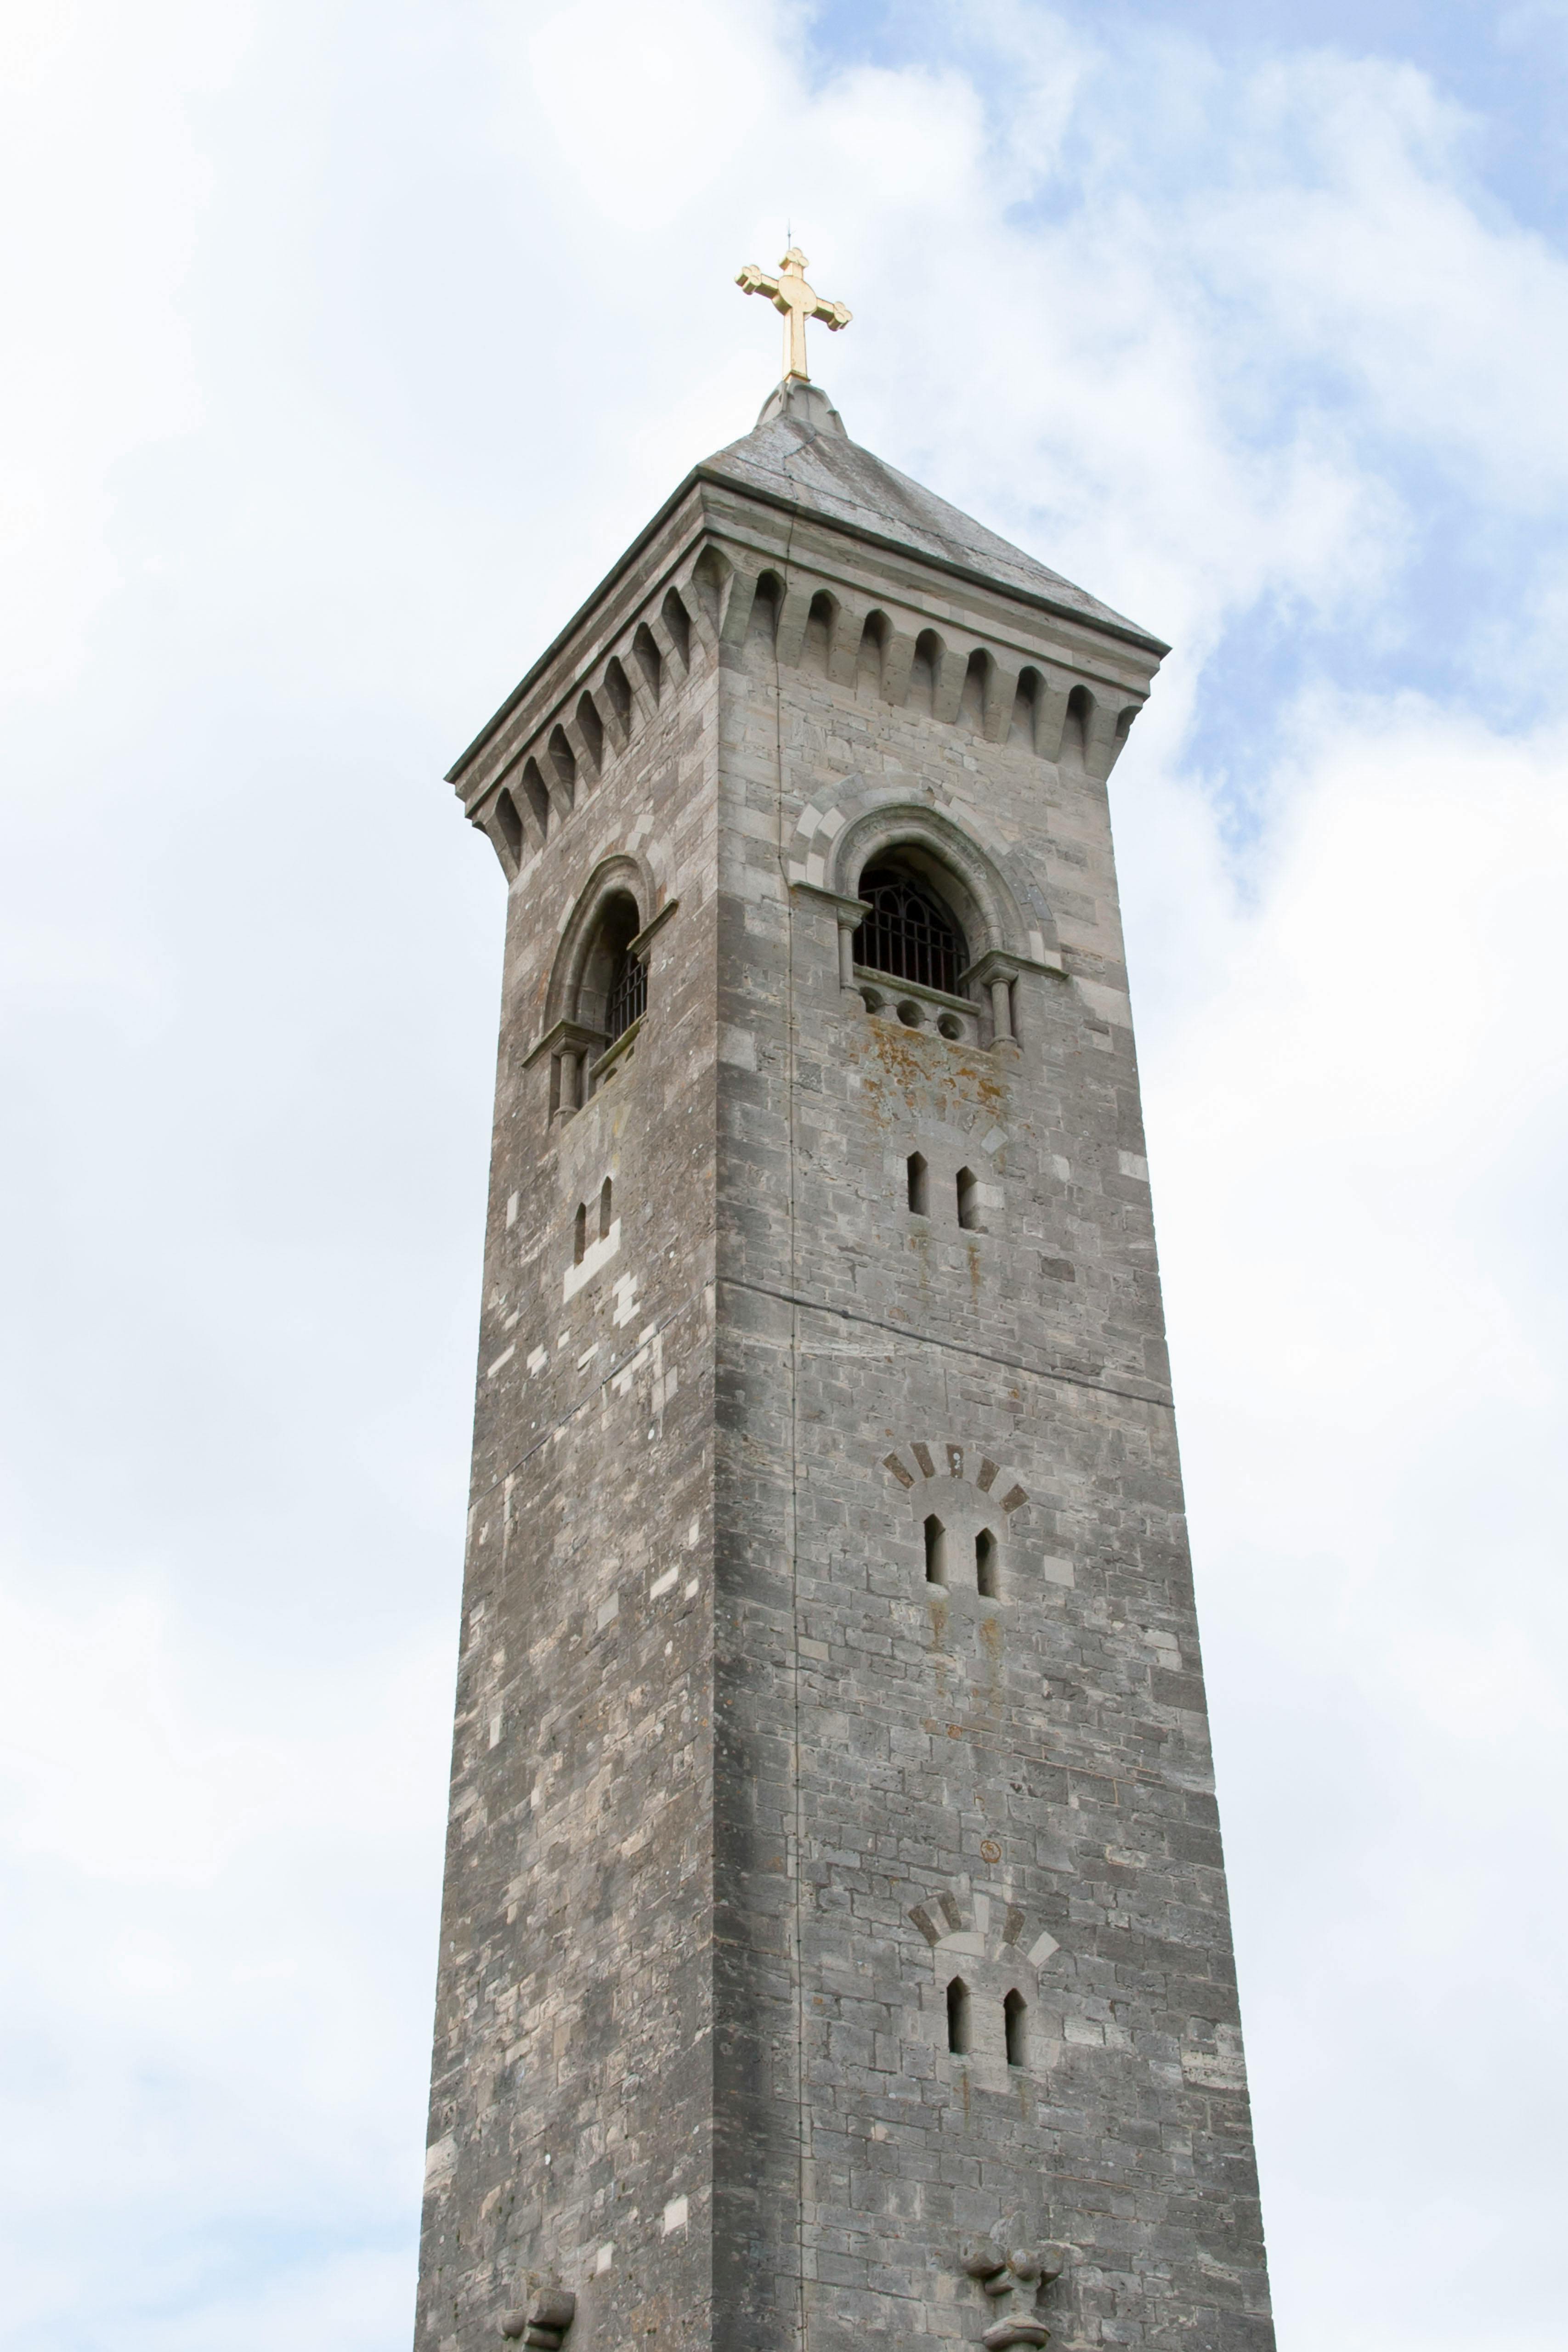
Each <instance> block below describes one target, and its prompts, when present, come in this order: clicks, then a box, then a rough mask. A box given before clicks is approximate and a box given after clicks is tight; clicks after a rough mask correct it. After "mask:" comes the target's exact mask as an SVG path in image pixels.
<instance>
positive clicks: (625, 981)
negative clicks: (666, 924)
mask: <svg viewBox="0 0 1568 2352" xmlns="http://www.w3.org/2000/svg"><path fill="white" fill-rule="evenodd" d="M641 929H642V917H641V916H640V915H639V914H638V912H637V900H636V899H635V898H633V897H632V895H631V893H630V891H628V890H617V891H616V895H615V897H614V898H611V899H610V901H609V902H608V904H607V905H606V907H605V911H604V913H603V915H602V916H601V917H600V919H599V928H598V929H597V931H596V932H595V936H594V944H593V946H592V948H590V950H588V957H587V961H586V962H585V963H584V968H583V981H582V986H581V989H580V991H579V994H578V1010H577V1017H578V1019H579V1020H580V1021H582V1022H584V1024H586V1025H587V1027H589V1028H590V1029H598V1030H601V1031H603V1033H604V1035H605V1041H606V1043H607V1044H609V1045H614V1044H615V1042H616V1038H617V1037H624V1036H625V1034H626V1031H627V1030H628V1029H629V1028H630V1027H631V1025H632V1024H633V1022H634V1021H640V1020H641V1019H642V1016H643V1014H644V1013H646V1012H647V965H646V964H645V963H644V962H643V961H642V958H641V957H640V956H637V955H634V954H633V953H632V951H631V943H632V941H633V940H635V939H636V937H637V933H638V932H639V931H640V930H641Z"/></svg>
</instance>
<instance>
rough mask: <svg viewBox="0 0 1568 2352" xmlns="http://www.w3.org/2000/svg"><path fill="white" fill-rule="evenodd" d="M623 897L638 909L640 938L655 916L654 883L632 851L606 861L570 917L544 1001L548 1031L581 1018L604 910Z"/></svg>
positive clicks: (613, 854)
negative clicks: (582, 997)
mask: <svg viewBox="0 0 1568 2352" xmlns="http://www.w3.org/2000/svg"><path fill="white" fill-rule="evenodd" d="M613 898H630V899H631V901H632V903H633V905H634V906H635V907H636V908H637V916H638V922H637V936H639V937H640V936H641V934H642V933H643V932H644V931H645V930H646V929H647V926H648V923H649V922H650V920H651V919H652V916H653V909H654V880H653V876H652V875H651V874H650V873H649V871H648V868H647V861H646V860H645V859H644V858H642V857H640V856H637V853H636V852H635V851H632V850H627V849H617V850H614V851H612V852H611V853H610V855H609V856H606V857H601V858H600V860H599V862H598V864H597V865H596V866H595V868H594V870H593V872H592V873H591V874H590V875H589V877H588V879H587V881H586V882H585V883H584V886H583V887H582V889H581V890H580V891H579V892H578V895H577V898H576V899H575V901H574V904H573V906H572V907H571V908H569V910H568V912H567V916H566V919H565V921H564V923H563V926H562V930H561V938H560V941H559V943H558V944H557V947H556V950H555V961H554V962H553V964H552V967H551V972H550V986H549V989H548V991H547V992H546V995H545V1000H544V1024H545V1027H546V1028H547V1029H549V1028H551V1027H552V1026H553V1025H554V1024H555V1023H557V1022H559V1021H575V1020H576V1019H577V1017H578V998H579V996H580V994H581V992H582V987H583V978H584V970H585V968H586V965H587V962H588V959H589V957H590V955H591V954H592V952H593V949H594V944H595V940H596V939H597V937H598V934H599V927H600V925H601V923H602V922H603V920H604V917H605V909H606V908H607V907H608V906H609V904H610V902H611V900H612V899H613Z"/></svg>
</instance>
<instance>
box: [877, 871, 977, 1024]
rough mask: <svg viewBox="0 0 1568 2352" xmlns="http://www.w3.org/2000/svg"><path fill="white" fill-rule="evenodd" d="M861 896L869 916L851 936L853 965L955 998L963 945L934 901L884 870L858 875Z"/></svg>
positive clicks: (907, 882) (903, 878)
mask: <svg viewBox="0 0 1568 2352" xmlns="http://www.w3.org/2000/svg"><path fill="white" fill-rule="evenodd" d="M859 895H860V897H861V898H864V899H867V900H868V902H869V905H870V908H871V911H870V913H869V914H868V916H867V917H866V919H865V920H864V921H863V922H862V923H861V925H860V927H859V929H858V930H857V932H856V934H855V961H856V962H857V963H858V964H863V965H864V966H865V968H866V969H867V971H885V972H889V973H891V974H892V976H893V978H894V979H896V980H912V981H915V982H918V984H919V985H920V986H921V987H922V988H940V989H941V990H942V993H943V994H944V995H946V996H956V995H957V994H958V975H959V973H960V972H961V971H962V970H963V963H964V952H963V940H961V939H960V937H959V935H958V933H957V931H956V930H955V929H953V926H952V922H951V921H950V920H949V919H948V917H947V916H946V915H945V914H944V913H943V911H942V908H941V907H939V906H938V905H937V902H936V900H935V899H934V898H928V897H927V895H926V893H925V892H924V891H923V890H921V889H917V887H915V885H914V884H913V883H912V882H910V881H908V880H907V879H906V878H905V877H904V876H903V875H901V874H893V873H889V872H888V871H886V870H885V869H883V870H879V871H878V872H876V873H872V874H866V875H862V877H861V878H860V893H859Z"/></svg>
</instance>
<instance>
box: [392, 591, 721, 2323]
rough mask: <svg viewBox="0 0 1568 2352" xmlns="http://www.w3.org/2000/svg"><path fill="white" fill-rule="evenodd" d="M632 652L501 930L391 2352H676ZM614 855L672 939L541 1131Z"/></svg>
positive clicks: (705, 1899)
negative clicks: (532, 2321)
mask: <svg viewBox="0 0 1568 2352" xmlns="http://www.w3.org/2000/svg"><path fill="white" fill-rule="evenodd" d="M663 646H664V656H665V660H664V674H663V677H662V681H661V692H660V697H659V699H658V704H657V706H655V705H654V704H653V703H652V701H651V698H648V703H649V707H648V709H647V711H646V712H645V713H644V714H643V723H642V724H641V725H640V726H638V727H637V729H635V730H633V731H632V732H631V734H630V736H629V739H628V740H626V741H625V742H624V743H623V744H622V745H620V746H619V747H617V746H615V745H613V744H607V745H606V746H605V757H604V761H603V763H602V767H601V769H600V772H598V773H597V774H595V773H593V772H591V771H589V769H588V768H587V765H586V762H584V765H583V767H582V768H581V769H580V770H579V774H578V777H577V785H576V792H575V794H574V800H573V801H572V802H571V803H567V804H565V805H563V806H562V807H561V808H560V809H559V810H558V811H556V812H554V813H553V816H552V824H551V828H550V837H549V838H548V840H547V841H545V842H544V843H543V845H542V846H541V845H537V844H536V845H535V849H534V854H533V856H531V860H530V862H529V864H528V866H527V868H526V870H525V871H524V872H523V874H522V875H521V877H520V878H519V879H518V881H517V882H516V883H515V884H514V887H513V889H512V892H511V895H510V901H509V909H508V929H507V948H506V963H505V977H504V984H503V999H502V1009H501V1031H500V1060H499V1066H498V1073H497V1090H496V1119H495V1135H494V1145H493V1152H492V1165H491V1181H490V1200H489V1224H488V1231H487V1236H486V1251H485V1276H484V1285H485V1287H484V1307H483V1318H482V1325H481V1334H480V1345H479V1397H478V1405H477V1411H476V1421H475V1443H474V1473H473V1489H472V1503H471V1507H470V1513H469V1535H468V1561H467V1571H466V1581H465V1589H464V1599H463V1633H462V1643H461V1656H460V1664H459V1675H458V1712H457V1730H456V1744H455V1748H454V1758H453V1779H452V1800H451V1805H452V1811H451V1829H450V1834H449V1841H448V1853H447V1890H446V1897H445V1906H444V1912H443V1919H442V1928H441V1953H440V1965H439V1983H438V1993H437V2027H436V2052H435V2063H434V2070H433V2081H432V2095H431V2115H430V2131H429V2143H430V2144H429V2156H428V2160H427V2171H426V2221H425V2231H424V2242H423V2247H422V2255H421V2273H420V2296H419V2311H418V2319H417V2326H416V2344H417V2346H418V2347H420V2352H426V2347H427V2348H428V2352H476V2347H479V2346H481V2345H483V2346H487V2347H488V2346H494V2345H497V2344H499V2343H500V2340H501V2339H500V2335H499V2332H498V2331H499V2327H500V2322H501V2320H502V2319H503V2318H504V2317H506V2316H507V2315H509V2314H510V2313H512V2312H515V2311H519V2310H521V2311H526V2308H527V2305H528V2304H529V2301H530V2298H531V2291H534V2290H536V2289H537V2287H538V2286H539V2285H540V2284H556V2285H561V2284H564V2285H566V2286H568V2287H569V2288H570V2290H571V2291H573V2292H574V2293H575V2294H576V2295H577V2298H578V2315H577V2320H576V2334H575V2336H574V2337H573V2339H572V2341H573V2344H574V2347H575V2346H577V2345H579V2344H581V2343H584V2342H593V2343H600V2344H605V2345H611V2344H615V2345H628V2344H630V2343H632V2342H633V2341H636V2342H637V2345H638V2347H639V2352H658V2347H670V2348H671V2352H678V2348H679V2347H683V2346H686V2345H695V2344H697V2343H699V2342H701V2341H705V2340H706V2338H707V2336H708V2334H709V2319H708V2298H707V2294H706V2286H705V2279H706V2272H707V2266H708V2254H707V2250H706V2237H705V2233H706V2230H707V2226H708V2215H709V2210H710V2200H709V2197H708V2193H707V2192H708V2180H709V2176H710V2162H711V2157H710V2132H711V2125H710V2116H711V2105H712V2098H711V2058H710V2034H711V1963H710V1941H711V1930H710V1912H711V1904H712V1838H711V1803H712V1796H711V1789H712V1761H711V1758H712V1732H711V1715H712V1708H711V1668H710V1648H711V1642H710V1624H711V1619H710V1574H711V1558H712V1446H713V1397H712V1360H713V1341H712V1313H713V1307H712V1286H711V1285H712V1246H713V1244H712V1202H713V1147H714V1122H715V1108H714V1087H713V1070H714V1061H713V1051H712V1024H713V1011H712V1008H713V999H714V991H715V984H716V951H717V950H716V942H717V923H716V906H715V898H714V890H713V826H712V813H713V809H714V805H715V777H716V764H717V687H716V671H715V667H714V662H713V658H712V653H711V647H710V646H709V647H708V648H707V649H706V650H705V649H704V646H703V644H702V642H701V641H700V639H698V640H694V641H693V643H692V645H691V646H690V654H689V666H687V665H684V664H682V663H681V662H680V660H679V656H678V653H677V651H676V649H675V647H674V646H673V645H672V644H671V642H670V640H669V639H668V636H665V637H664V638H663ZM612 860H614V861H619V863H618V864H617V865H616V873H617V874H619V875H621V876H623V877H625V876H627V875H631V876H633V877H640V878H638V879H637V888H638V891H639V894H640V897H641V905H640V908H639V911H640V913H641V915H642V918H643V919H644V921H645V923H646V922H647V921H648V919H650V918H652V917H653V916H654V915H655V914H656V913H657V912H658V911H659V909H660V908H667V907H668V906H669V905H671V904H672V903H673V904H674V909H675V910H674V912H673V914H671V915H669V917H668V919H667V920H666V921H665V922H664V923H663V924H662V925H661V926H660V927H659V929H658V931H657V933H656V935H655V937H654V938H653V940H652V941H651V943H650V945H649V947H648V950H647V960H648V965H649V992H648V998H649V1001H648V1010H647V1014H646V1016H645V1019H644V1021H643V1024H642V1026H641V1028H640V1030H639V1032H638V1034H637V1038H636V1040H635V1042H634V1044H633V1045H632V1047H631V1050H630V1051H629V1053H626V1054H623V1055H622V1056H621V1057H620V1059H619V1060H618V1062H617V1064H616V1067H615V1069H614V1074H613V1076H610V1077H609V1078H608V1079H607V1081H606V1082H605V1085H604V1086H603V1087H602V1088H601V1089H600V1090H599V1091H598V1092H596V1093H595V1094H594V1095H593V1096H592V1097H591V1098H590V1099H589V1101H588V1102H587V1103H586V1105H585V1106H584V1108H581V1109H578V1110H577V1111H576V1112H575V1114H574V1115H573V1116H571V1117H563V1116H561V1115H560V1113H559V1112H558V1113H557V1115H556V1116H555V1117H553V1118H552V1116H551V1111H550V1091H551V1087H550V1071H549V1062H548V1057H541V1058H537V1059H535V1060H533V1061H532V1062H531V1063H529V1062H528V1061H527V1056H528V1055H529V1052H530V1049H531V1046H532V1045H533V1044H534V1042H535V1041H536V1039H537V1038H538V1037H539V1035H540V1034H541V1031H542V1028H543V1027H544V1025H545V1022H546V1017H547V1013H548V1011H549V1009H550V1008H549V992H550V988H551V982H552V971H554V970H555V968H556V965H557V961H558V959H559V957H560V955H561V953H562V951H563V933H564V932H565V930H566V928H567V925H568V923H569V920H570V919H571V917H572V915H573V912H574V908H576V906H577V904H578V901H579V898H580V896H581V893H582V891H583V889H584V885H585V884H586V883H587V881H588V879H589V877H591V876H592V875H593V874H594V873H595V871H596V870H598V869H600V868H601V867H603V866H605V863H606V861H612ZM606 1177H607V1178H608V1179H609V1180H610V1182H611V1186H612V1209H613V1214H612V1218H611V1230H610V1233H609V1234H607V1235H605V1238H604V1239H603V1240H601V1239H600V1238H599V1237H598V1232H597V1205H598V1202H599V1200H600V1194H601V1188H602V1186H603V1183H604V1181H605V1178H606ZM578 1202H583V1203H584V1205H585V1206H586V1207H587V1208H588V1210H589V1212H590V1215H591V1216H592V1217H593V1218H594V1219H595V1223H594V1226H593V1239H592V1240H591V1242H590V1244H589V1245H588V1247H587V1249H586V1251H585V1253H584V1258H583V1261H582V1263H581V1265H578V1264H576V1263H575V1262H574V1234H573V1222H574V1212H575V1208H576V1205H577V1203H578Z"/></svg>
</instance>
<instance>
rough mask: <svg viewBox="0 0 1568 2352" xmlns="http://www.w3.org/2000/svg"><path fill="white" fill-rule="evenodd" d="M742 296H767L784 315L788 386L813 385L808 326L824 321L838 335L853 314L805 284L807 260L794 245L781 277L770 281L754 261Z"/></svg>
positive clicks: (740, 282) (743, 279) (742, 282)
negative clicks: (807, 348) (807, 356)
mask: <svg viewBox="0 0 1568 2352" xmlns="http://www.w3.org/2000/svg"><path fill="white" fill-rule="evenodd" d="M735 283H736V285H737V286H738V287H739V288H740V289H741V291H742V294H765V295H766V296H767V298H768V299H769V301H770V302H771V303H772V304H773V309H774V310H782V311H783V312H784V382H785V383H790V382H791V381H792V380H793V381H794V382H795V383H810V382H811V378H810V377H809V376H808V375H807V373H806V372H805V322H806V320H808V319H820V320H822V323H823V325H824V326H825V327H831V328H832V329H833V330H834V331H835V333H837V330H838V329H839V328H840V327H847V325H848V324H849V315H850V314H849V312H848V311H847V310H846V309H845V308H844V305H843V303H842V302H825V301H824V300H823V299H822V297H821V295H820V294H816V293H814V292H813V291H812V289H811V288H810V287H809V286H808V285H807V284H806V282H805V254H804V253H802V251H801V249H800V247H799V246H798V245H792V246H791V247H790V249H789V251H788V252H787V253H786V254H785V256H784V259H783V260H782V261H781V262H780V264H779V274H778V276H777V277H776V278H770V277H769V276H768V274H767V272H766V270H765V269H759V268H757V265H756V263H755V262H754V261H748V262H747V264H746V266H745V268H744V269H742V272H741V274H740V276H739V278H736V280H735Z"/></svg>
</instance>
